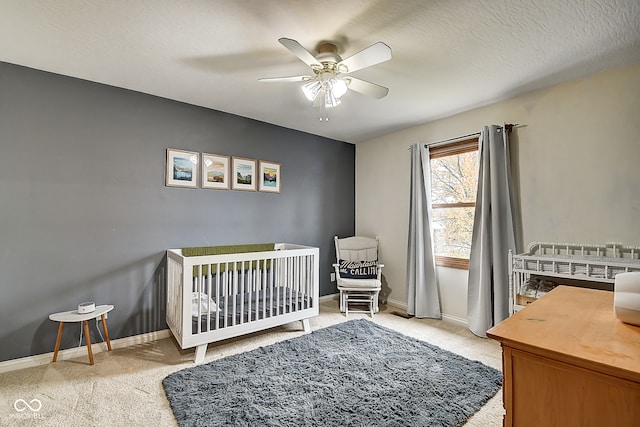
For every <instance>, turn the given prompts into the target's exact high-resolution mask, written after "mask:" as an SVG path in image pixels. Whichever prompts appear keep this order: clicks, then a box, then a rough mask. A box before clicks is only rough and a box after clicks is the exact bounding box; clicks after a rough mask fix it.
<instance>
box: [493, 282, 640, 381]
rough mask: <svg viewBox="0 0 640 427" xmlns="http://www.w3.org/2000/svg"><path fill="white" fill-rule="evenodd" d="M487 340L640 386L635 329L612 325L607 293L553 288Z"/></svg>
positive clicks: (639, 349)
mask: <svg viewBox="0 0 640 427" xmlns="http://www.w3.org/2000/svg"><path fill="white" fill-rule="evenodd" d="M487 336H489V337H490V338H493V339H495V340H497V341H500V342H501V343H502V345H503V346H509V347H512V348H516V349H519V350H523V351H527V352H530V353H533V354H538V355H541V356H543V357H548V358H552V359H556V360H559V361H562V362H566V363H571V364H574V365H579V366H582V367H585V368H587V369H593V370H596V371H600V372H603V373H607V374H613V375H616V376H619V377H621V378H626V379H631V380H633V381H636V382H640V327H638V326H632V325H628V324H626V323H622V322H621V321H620V320H618V318H617V317H616V316H615V313H614V309H613V292H609V291H600V290H594V289H584V288H577V287H569V286H558V287H556V288H555V289H554V290H552V291H551V292H549V293H548V294H547V295H545V296H543V297H542V298H540V299H539V300H537V301H536V302H534V303H533V304H530V305H528V306H527V307H525V308H524V309H522V310H520V311H519V312H517V313H516V314H514V315H513V316H511V317H510V318H508V319H506V320H505V321H503V322H501V323H500V324H498V325H496V326H494V327H493V328H491V329H490V330H489V331H488V332H487Z"/></svg>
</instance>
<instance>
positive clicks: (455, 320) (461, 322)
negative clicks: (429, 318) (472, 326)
mask: <svg viewBox="0 0 640 427" xmlns="http://www.w3.org/2000/svg"><path fill="white" fill-rule="evenodd" d="M442 320H443V321H445V322H449V323H455V324H456V325H460V326H464V327H469V322H468V321H467V319H463V318H461V317H458V316H452V315H450V314H445V313H442Z"/></svg>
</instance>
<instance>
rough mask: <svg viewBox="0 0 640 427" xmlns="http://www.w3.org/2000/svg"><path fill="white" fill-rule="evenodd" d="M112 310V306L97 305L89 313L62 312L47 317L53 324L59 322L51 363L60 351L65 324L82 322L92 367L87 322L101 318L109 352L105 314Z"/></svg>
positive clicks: (109, 341)
mask: <svg viewBox="0 0 640 427" xmlns="http://www.w3.org/2000/svg"><path fill="white" fill-rule="evenodd" d="M111 310H113V305H99V306H97V307H96V309H95V310H94V311H92V312H91V313H83V314H80V313H78V310H71V311H63V312H60V313H53V314H51V315H49V319H50V320H53V321H55V322H60V326H59V327H58V338H56V349H55V351H54V352H53V362H55V361H56V359H58V350H60V339H61V338H62V330H63V329H64V324H65V322H82V323H83V326H84V339H85V342H86V343H87V351H88V352H89V364H91V365H93V352H92V351H91V338H90V337H89V323H88V322H87V321H88V320H91V319H97V318H98V317H102V329H104V336H105V341H106V342H107V348H108V349H109V351H111V340H110V339H109V329H107V321H106V319H105V316H104V315H105V314H107V313H108V312H110V311H111Z"/></svg>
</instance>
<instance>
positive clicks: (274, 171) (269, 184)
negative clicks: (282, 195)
mask: <svg viewBox="0 0 640 427" xmlns="http://www.w3.org/2000/svg"><path fill="white" fill-rule="evenodd" d="M280 169H281V168H280V163H274V162H265V161H264V160H260V172H259V173H258V188H259V189H260V191H265V192H268V193H279V192H280V184H281V183H282V173H281V171H280Z"/></svg>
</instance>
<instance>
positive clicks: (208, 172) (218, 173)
mask: <svg viewBox="0 0 640 427" xmlns="http://www.w3.org/2000/svg"><path fill="white" fill-rule="evenodd" d="M202 188H213V189H215V190H228V189H229V156H221V155H219V154H209V153H202Z"/></svg>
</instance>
